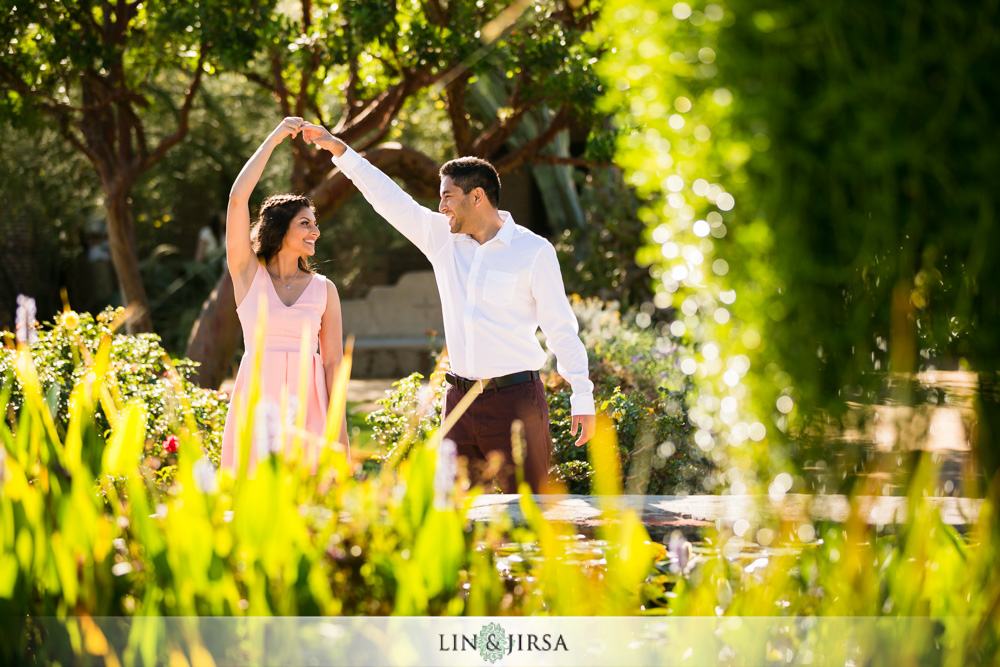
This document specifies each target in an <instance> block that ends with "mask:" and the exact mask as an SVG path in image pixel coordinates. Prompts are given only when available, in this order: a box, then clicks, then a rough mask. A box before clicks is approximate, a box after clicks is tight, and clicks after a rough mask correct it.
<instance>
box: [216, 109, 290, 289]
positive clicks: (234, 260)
mask: <svg viewBox="0 0 1000 667" xmlns="http://www.w3.org/2000/svg"><path fill="white" fill-rule="evenodd" d="M303 122H304V121H303V120H302V119H301V118H286V119H284V120H283V121H281V123H280V124H279V125H278V127H276V128H274V131H272V132H271V134H269V135H268V137H267V139H265V140H264V143H262V144H261V145H260V147H259V148H258V149H257V152H256V153H254V154H253V156H252V157H251V158H250V159H249V160H247V163H246V164H245V165H243V169H242V171H240V175H239V176H237V177H236V182H235V183H233V188H232V189H231V190H230V191H229V209H228V210H227V211H226V259H227V260H228V262H229V273H230V275H231V276H232V277H233V287H234V288H235V292H236V303H240V302H241V301H243V297H245V296H246V294H247V292H249V291H250V284H251V282H253V276H254V272H255V271H256V270H257V256H256V255H255V254H254V252H253V249H252V248H251V247H250V203H249V202H250V195H251V193H252V192H253V189H254V187H256V185H257V181H259V180H260V175H261V174H262V173H264V167H266V166H267V161H268V159H269V158H270V157H271V152H272V151H273V150H274V147H275V146H277V145H278V144H280V143H281V142H282V141H284V139H285V137H294V136H296V135H297V134H298V133H299V129H300V128H301V127H302V124H303Z"/></svg>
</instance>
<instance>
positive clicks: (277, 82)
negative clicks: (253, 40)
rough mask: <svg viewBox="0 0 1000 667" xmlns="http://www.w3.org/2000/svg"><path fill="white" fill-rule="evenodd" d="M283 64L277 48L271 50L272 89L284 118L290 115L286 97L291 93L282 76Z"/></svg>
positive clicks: (290, 109) (290, 111) (290, 110)
mask: <svg viewBox="0 0 1000 667" xmlns="http://www.w3.org/2000/svg"><path fill="white" fill-rule="evenodd" d="M283 70H284V65H282V62H281V55H280V54H279V53H278V49H272V50H271V76H272V77H274V86H273V87H272V90H273V91H274V93H275V94H276V95H277V96H278V105H279V106H280V107H281V113H282V115H284V116H285V117H286V118H287V117H288V116H291V115H292V108H291V106H290V105H289V103H288V98H289V97H291V93H289V92H288V87H287V86H286V85H285V77H284V73H283Z"/></svg>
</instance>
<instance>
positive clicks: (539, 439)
mask: <svg viewBox="0 0 1000 667" xmlns="http://www.w3.org/2000/svg"><path fill="white" fill-rule="evenodd" d="M302 131H303V134H304V136H305V138H306V140H307V141H312V142H313V143H314V144H315V145H317V146H319V147H321V148H324V149H326V150H328V151H330V152H331V153H332V154H333V156H334V157H333V163H334V164H335V165H337V166H338V167H340V170H341V171H342V172H344V174H345V175H346V176H347V177H348V178H350V179H351V181H353V182H354V184H355V185H356V186H357V187H358V189H359V190H360V191H361V193H362V194H363V195H364V196H365V199H367V200H368V202H369V203H370V204H371V205H372V206H373V207H374V208H375V210H376V211H377V212H378V213H379V214H380V215H381V216H382V217H384V218H385V219H386V220H388V221H389V223H390V224H392V226H393V227H395V228H396V229H398V230H399V231H400V232H401V233H402V234H403V236H405V237H406V238H408V239H409V240H410V241H411V242H412V243H413V244H415V245H416V246H417V247H418V248H419V249H420V250H421V251H422V252H423V253H424V254H425V255H426V256H427V258H428V259H429V260H430V262H431V266H432V267H433V268H434V275H435V278H436V279H437V285H438V292H439V293H440V295H441V305H442V308H443V310H444V332H445V341H446V343H447V345H448V352H449V359H450V361H451V368H452V371H453V373H449V374H448V376H447V379H448V382H449V387H448V390H447V394H446V397H445V413H446V414H447V413H448V412H449V411H451V410H453V409H454V408H455V406H456V405H458V403H459V401H461V399H462V397H463V396H465V394H466V393H467V392H468V391H469V390H470V389H472V387H473V386H475V385H476V384H479V385H480V386H481V388H482V395H480V396H477V397H476V398H475V400H474V401H473V403H472V405H471V406H470V408H469V409H468V411H467V412H466V413H465V414H464V415H462V417H461V418H460V419H459V420H458V422H457V423H456V425H455V426H454V427H453V429H452V430H451V432H450V433H449V434H448V436H447V437H449V438H451V439H452V440H454V441H455V444H456V446H457V450H458V455H459V456H463V457H466V459H468V470H469V476H470V479H471V480H472V481H473V483H485V484H486V488H487V490H489V488H490V487H489V480H488V479H486V477H487V476H489V472H488V471H489V470H490V468H489V466H488V465H487V461H488V457H489V456H490V455H491V453H493V452H496V453H499V454H500V455H501V456H502V461H503V463H502V465H501V467H500V470H499V472H498V473H497V480H498V482H499V484H500V488H501V489H502V490H503V491H504V493H515V492H516V491H517V483H516V469H515V467H514V465H513V456H512V451H511V424H512V423H513V422H514V420H516V419H519V420H521V421H522V422H523V423H524V440H525V444H526V448H525V449H526V451H525V452H524V478H525V481H527V482H528V483H529V484H530V485H531V490H532V492H533V493H541V492H543V491H544V490H545V486H546V481H547V476H548V470H549V464H550V461H551V458H552V440H551V437H550V435H549V415H548V405H547V403H546V401H545V388H544V386H543V385H542V382H541V380H540V379H539V377H538V369H539V368H541V366H542V364H543V363H545V358H546V355H545V351H544V350H542V347H541V345H539V343H538V339H537V338H536V337H535V333H536V332H537V330H538V328H539V327H541V329H542V331H543V332H544V333H545V335H546V338H547V345H548V347H549V349H551V350H552V351H553V352H554V353H555V355H556V360H557V366H556V367H557V369H558V371H559V374H560V375H562V376H563V377H564V378H566V380H567V381H568V382H569V383H570V385H571V387H572V388H573V395H572V397H571V398H570V402H571V405H572V413H573V420H572V427H571V433H572V434H573V435H576V434H577V431H578V430H579V432H580V435H579V437H578V438H577V441H576V445H577V446H581V445H583V444H584V443H586V442H587V441H588V440H589V439H590V438H591V436H592V435H593V434H594V428H595V422H596V417H595V416H594V415H595V411H594V394H593V391H594V385H593V383H592V382H591V381H590V379H589V377H588V371H587V352H586V350H585V349H584V347H583V343H581V342H580V338H579V336H578V331H579V325H578V323H577V321H576V316H575V315H574V314H573V310H572V309H571V308H570V305H569V302H568V301H567V299H566V294H565V291H564V288H563V282H562V275H561V274H560V272H559V263H558V261H557V259H556V253H555V249H554V248H553V247H552V244H551V243H549V242H548V241H547V240H545V239H544V238H542V237H540V236H538V235H537V234H534V233H532V232H531V231H529V230H527V229H525V228H524V227H521V226H520V225H517V224H516V223H515V222H514V220H513V218H511V216H510V213H508V212H506V211H501V210H499V205H500V178H499V176H498V175H497V172H496V169H494V168H493V165H491V164H490V163H489V162H486V161H485V160H480V159H478V158H470V157H466V158H459V159H457V160H452V161H451V162H448V163H447V164H445V165H444V166H443V167H441V172H440V176H441V191H440V192H441V204H440V205H439V207H438V211H439V213H435V212H433V211H431V210H430V209H427V208H424V207H423V206H420V205H419V204H417V203H416V202H415V201H414V200H413V198H412V197H410V196H409V195H408V194H406V193H405V192H403V190H402V189H401V188H400V187H399V186H398V185H396V183H395V182H393V180H392V179H391V178H389V177H388V176H386V175H385V174H383V173H382V172H381V171H379V170H378V169H376V168H375V167H373V166H372V165H371V164H370V163H369V162H368V161H367V160H365V159H363V158H362V157H361V156H359V155H358V154H357V153H355V152H354V151H353V150H351V149H350V148H349V147H348V146H347V145H346V144H345V143H343V142H342V141H340V140H339V139H337V138H336V137H334V136H332V135H331V134H330V133H329V132H328V131H327V130H325V129H324V128H321V127H318V126H315V125H311V126H304V127H303V130H302ZM480 381H481V382H480ZM493 458H497V457H496V454H493ZM484 473H486V474H485V475H484Z"/></svg>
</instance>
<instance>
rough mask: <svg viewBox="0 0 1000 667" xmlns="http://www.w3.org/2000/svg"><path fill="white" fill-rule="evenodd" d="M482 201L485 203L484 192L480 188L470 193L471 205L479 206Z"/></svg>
mask: <svg viewBox="0 0 1000 667" xmlns="http://www.w3.org/2000/svg"><path fill="white" fill-rule="evenodd" d="M484 201H486V190H483V189H482V188H476V189H475V190H473V191H472V203H473V204H474V205H475V206H479V205H480V204H482V203H483V202H484Z"/></svg>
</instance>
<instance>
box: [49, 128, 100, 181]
mask: <svg viewBox="0 0 1000 667" xmlns="http://www.w3.org/2000/svg"><path fill="white" fill-rule="evenodd" d="M59 130H60V132H61V133H62V135H63V136H64V137H66V141H68V142H69V143H70V145H71V146H72V147H73V148H75V149H76V150H78V151H80V152H81V153H83V154H84V156H86V158H87V159H88V160H89V161H90V164H92V165H94V169H96V170H97V171H98V172H100V171H101V169H102V168H103V167H102V166H101V160H100V157H99V156H98V155H97V153H96V152H94V151H92V150H91V149H90V147H88V146H87V145H86V144H85V143H83V142H82V141H81V140H80V138H79V137H77V136H76V135H75V134H74V133H73V128H72V127H71V126H70V123H69V117H68V116H61V117H60V118H59Z"/></svg>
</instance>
